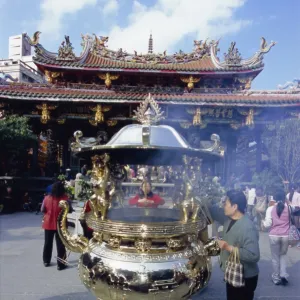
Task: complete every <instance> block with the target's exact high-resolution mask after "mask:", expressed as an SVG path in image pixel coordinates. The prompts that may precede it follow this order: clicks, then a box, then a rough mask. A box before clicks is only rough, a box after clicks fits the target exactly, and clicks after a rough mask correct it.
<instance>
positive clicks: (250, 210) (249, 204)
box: [247, 186, 256, 220]
mask: <svg viewBox="0 0 300 300" xmlns="http://www.w3.org/2000/svg"><path fill="white" fill-rule="evenodd" d="M255 198H256V190H255V187H254V186H251V187H250V190H249V192H248V198H247V200H248V201H247V213H248V215H249V217H250V219H251V220H253V209H254V206H255Z"/></svg>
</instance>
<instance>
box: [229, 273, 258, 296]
mask: <svg viewBox="0 0 300 300" xmlns="http://www.w3.org/2000/svg"><path fill="white" fill-rule="evenodd" d="M257 281H258V275H257V276H255V277H251V278H246V279H245V286H243V287H241V288H236V287H233V286H232V285H230V284H228V283H226V293H227V300H253V299H254V291H255V289H256V287H257Z"/></svg>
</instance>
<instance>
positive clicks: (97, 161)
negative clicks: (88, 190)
mask: <svg viewBox="0 0 300 300" xmlns="http://www.w3.org/2000/svg"><path fill="white" fill-rule="evenodd" d="M109 160H110V156H109V155H108V154H107V153H105V154H103V155H95V156H93V157H92V163H93V169H92V183H93V186H94V187H95V188H94V194H93V196H92V197H91V199H90V202H89V203H90V206H91V211H92V213H93V214H94V216H95V217H96V218H98V217H100V218H101V220H105V219H106V214H107V210H108V208H109V207H110V199H109V196H108V195H107V193H106V191H107V187H108V185H107V184H108V181H109V178H110V169H109V167H108V162H109Z"/></svg>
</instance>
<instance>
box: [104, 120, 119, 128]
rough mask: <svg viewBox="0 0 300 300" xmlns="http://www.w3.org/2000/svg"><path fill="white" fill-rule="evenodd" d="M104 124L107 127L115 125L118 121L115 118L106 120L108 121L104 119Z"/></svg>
mask: <svg viewBox="0 0 300 300" xmlns="http://www.w3.org/2000/svg"><path fill="white" fill-rule="evenodd" d="M106 124H107V126H109V127H113V126H116V125H117V124H118V121H117V120H108V121H106Z"/></svg>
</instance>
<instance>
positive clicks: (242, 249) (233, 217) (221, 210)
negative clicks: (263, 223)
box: [210, 190, 260, 300]
mask: <svg viewBox="0 0 300 300" xmlns="http://www.w3.org/2000/svg"><path fill="white" fill-rule="evenodd" d="M246 208H247V199H246V196H245V195H244V193H243V192H242V191H236V190H231V191H228V192H227V195H226V200H225V204H224V207H220V206H213V207H211V208H210V212H211V215H212V218H213V219H214V220H216V221H218V222H219V223H221V224H223V227H224V232H223V240H218V244H219V246H220V248H221V254H220V266H221V268H222V270H223V271H224V272H225V269H226V261H227V259H228V257H229V255H230V253H231V252H232V251H233V249H234V247H236V248H238V250H239V255H240V262H241V264H242V265H243V267H244V278H245V286H244V287H241V288H236V287H233V286H231V285H230V284H229V283H226V292H227V300H252V299H254V292H255V289H256V286H257V281H258V274H259V269H258V261H259V259H260V251H259V242H258V241H259V234H258V231H257V229H256V228H255V225H254V223H253V222H252V221H251V220H250V219H249V217H248V216H247V215H246V214H245V212H246Z"/></svg>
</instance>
